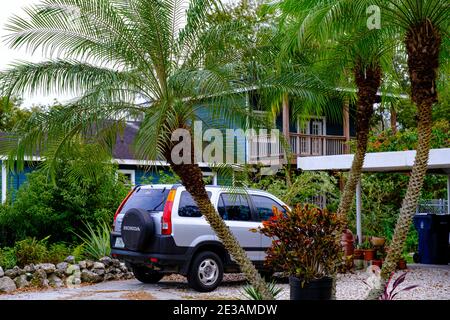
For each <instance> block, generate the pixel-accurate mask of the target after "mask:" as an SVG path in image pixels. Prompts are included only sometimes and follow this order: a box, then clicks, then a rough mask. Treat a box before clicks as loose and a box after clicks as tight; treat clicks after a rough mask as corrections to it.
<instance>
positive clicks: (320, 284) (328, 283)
mask: <svg viewBox="0 0 450 320" xmlns="http://www.w3.org/2000/svg"><path fill="white" fill-rule="evenodd" d="M289 285H290V287H291V300H331V296H332V291H333V279H332V278H330V277H325V278H322V279H317V280H312V281H310V282H308V283H305V285H304V286H303V287H302V281H301V279H299V278H297V277H292V276H291V277H289Z"/></svg>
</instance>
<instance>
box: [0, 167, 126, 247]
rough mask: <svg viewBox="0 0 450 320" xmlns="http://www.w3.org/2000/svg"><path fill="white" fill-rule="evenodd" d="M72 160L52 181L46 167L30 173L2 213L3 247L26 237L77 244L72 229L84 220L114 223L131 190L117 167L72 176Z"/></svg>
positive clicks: (80, 226)
mask: <svg viewBox="0 0 450 320" xmlns="http://www.w3.org/2000/svg"><path fill="white" fill-rule="evenodd" d="M73 165H74V164H72V163H71V162H68V163H67V164H66V166H63V165H61V166H59V167H58V170H57V173H56V182H55V183H53V182H52V181H51V180H50V179H49V177H48V175H47V174H46V172H45V171H44V170H43V169H38V170H36V171H34V172H32V173H29V174H27V181H26V182H25V183H24V184H23V185H22V186H21V187H20V188H19V189H18V190H17V192H16V194H15V200H14V201H13V202H12V203H9V205H5V206H2V210H1V212H0V247H3V246H12V245H13V244H14V243H15V242H17V241H20V240H23V239H25V238H27V237H29V238H37V239H42V238H44V237H46V236H47V235H49V234H50V235H51V239H50V241H52V242H65V243H74V242H75V241H77V238H76V236H74V233H73V231H77V232H80V231H82V230H83V228H84V225H83V221H86V222H87V223H89V224H91V225H96V224H98V223H101V222H103V221H108V223H112V220H113V216H114V212H115V210H116V209H117V207H118V206H119V204H120V202H121V200H122V199H123V198H124V197H125V195H126V194H127V192H128V187H126V186H125V185H124V184H123V183H122V182H120V181H118V179H117V178H116V169H115V167H113V166H112V165H106V164H105V165H104V166H103V169H102V170H100V171H99V172H98V174H99V177H98V179H93V178H91V177H89V176H86V177H81V178H80V179H81V182H80V181H76V180H73V179H72V177H71V170H72V168H71V166H73Z"/></svg>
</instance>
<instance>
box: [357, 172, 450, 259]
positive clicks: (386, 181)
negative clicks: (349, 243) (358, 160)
mask: <svg viewBox="0 0 450 320" xmlns="http://www.w3.org/2000/svg"><path fill="white" fill-rule="evenodd" d="M408 180H409V176H408V174H402V173H371V174H369V173H365V174H363V175H362V182H361V187H362V203H363V207H362V230H363V233H364V235H368V236H379V237H384V238H386V239H387V240H388V241H390V240H391V239H392V236H393V231H394V227H395V224H396V222H397V218H398V214H399V212H400V207H401V204H402V200H403V197H404V195H405V192H406V188H407V185H408ZM445 192H446V177H445V176H436V175H427V176H426V177H425V183H424V188H423V190H422V197H421V198H422V199H439V198H442V197H445ZM349 226H350V228H351V229H352V230H353V231H355V230H356V211H355V208H353V209H352V211H350V212H349ZM417 245H418V239H417V231H416V230H415V228H414V226H413V225H411V228H410V232H409V234H408V238H407V240H406V244H405V251H407V252H413V251H416V250H417Z"/></svg>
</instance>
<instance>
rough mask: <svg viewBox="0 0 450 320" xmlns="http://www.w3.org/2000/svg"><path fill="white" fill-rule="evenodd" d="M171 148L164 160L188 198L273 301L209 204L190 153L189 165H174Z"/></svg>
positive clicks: (257, 287)
mask: <svg viewBox="0 0 450 320" xmlns="http://www.w3.org/2000/svg"><path fill="white" fill-rule="evenodd" d="M172 148H173V145H171V146H169V147H168V148H166V151H165V158H166V160H167V161H168V162H169V164H170V166H171V168H172V170H173V171H174V172H175V173H176V174H177V175H178V176H179V177H180V179H181V183H182V184H183V186H184V187H185V188H186V191H188V192H189V193H190V194H191V196H192V198H193V199H194V201H195V202H196V203H197V206H198V208H199V209H200V212H201V213H202V215H203V216H204V217H205V218H206V221H208V223H209V224H210V226H211V228H212V229H213V230H214V232H215V233H216V234H217V236H218V237H219V239H220V241H221V242H222V243H223V245H224V247H225V248H226V249H227V250H228V252H229V253H230V255H231V256H232V257H233V259H234V260H235V261H236V262H237V264H238V265H239V267H240V269H241V271H242V272H243V273H244V274H245V277H246V278H247V280H248V281H249V282H250V284H251V285H252V286H253V287H254V288H255V289H256V290H258V291H259V292H260V293H261V295H262V297H263V299H264V300H273V299H274V297H273V295H272V294H271V293H270V291H269V289H268V287H267V284H266V282H265V281H264V280H263V278H262V277H261V275H260V274H259V272H258V271H257V270H256V268H255V266H254V265H253V263H252V262H251V261H250V259H249V258H248V256H247V254H246V253H245V250H244V249H242V247H241V246H240V244H239V242H238V241H237V239H236V237H235V236H234V235H233V233H232V232H231V230H230V229H229V228H228V226H227V225H226V224H225V222H224V221H223V219H222V217H221V216H220V215H219V213H218V212H217V210H216V209H215V208H214V206H213V205H212V203H211V201H210V200H209V197H208V193H207V192H206V188H205V183H204V181H203V173H202V170H201V169H200V167H199V166H198V164H196V163H195V162H194V157H193V153H192V154H191V164H185V163H182V164H175V163H174V162H173V161H172V159H171V152H170V151H169V150H172Z"/></svg>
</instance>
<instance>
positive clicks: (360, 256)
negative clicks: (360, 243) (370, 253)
mask: <svg viewBox="0 0 450 320" xmlns="http://www.w3.org/2000/svg"><path fill="white" fill-rule="evenodd" d="M353 259H361V260H362V259H364V251H363V249H355V250H354V251H353Z"/></svg>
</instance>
